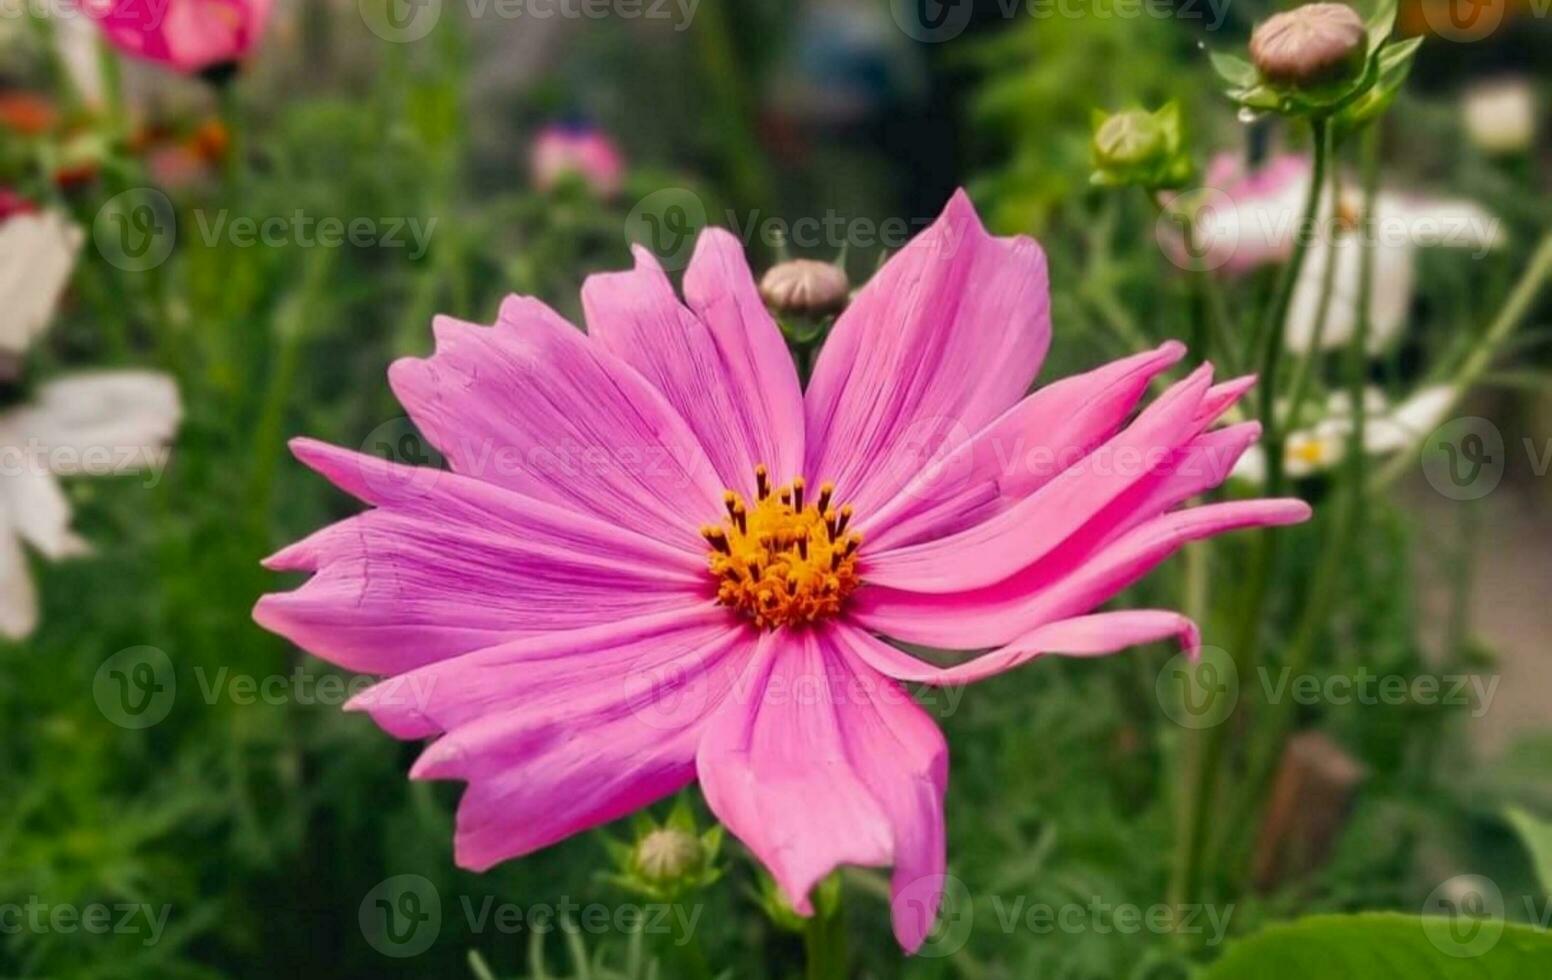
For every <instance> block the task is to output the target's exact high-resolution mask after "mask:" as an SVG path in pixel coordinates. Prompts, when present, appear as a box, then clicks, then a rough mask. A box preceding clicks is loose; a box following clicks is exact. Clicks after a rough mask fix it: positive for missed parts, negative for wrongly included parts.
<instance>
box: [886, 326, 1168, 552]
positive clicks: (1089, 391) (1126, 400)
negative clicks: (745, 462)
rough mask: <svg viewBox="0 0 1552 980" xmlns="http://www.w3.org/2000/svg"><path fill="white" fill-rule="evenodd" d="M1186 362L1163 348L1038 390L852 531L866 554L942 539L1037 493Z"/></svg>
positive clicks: (1106, 437) (1085, 452)
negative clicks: (1153, 385)
mask: <svg viewBox="0 0 1552 980" xmlns="http://www.w3.org/2000/svg"><path fill="white" fill-rule="evenodd" d="M1184 354H1185V347H1184V346H1183V345H1181V344H1180V343H1179V342H1177V341H1169V342H1168V343H1166V344H1164V345H1162V346H1161V347H1159V348H1158V349H1157V350H1153V351H1148V352H1147V353H1143V354H1136V355H1134V356H1132V357H1128V358H1124V359H1122V360H1119V361H1113V362H1111V363H1110V364H1107V365H1105V366H1104V367H1101V368H1099V369H1097V370H1094V371H1090V372H1088V373H1087V374H1080V375H1074V376H1072V377H1068V378H1063V379H1061V380H1060V381H1056V382H1053V383H1052V384H1048V385H1046V386H1044V387H1042V388H1040V389H1039V390H1038V391H1036V392H1035V393H1034V394H1032V395H1030V396H1028V397H1027V398H1025V399H1023V400H1022V401H1020V402H1019V403H1018V404H1017V405H1015V406H1013V407H1012V408H1010V409H1008V411H1007V412H1005V413H1003V415H1002V416H1001V417H1000V418H998V419H997V420H996V421H994V422H992V423H991V424H990V425H988V426H987V427H986V428H984V429H982V430H981V431H980V432H978V433H976V434H975V436H974V437H973V438H972V439H970V440H969V441H968V442H966V443H963V444H961V445H960V446H959V447H957V448H955V449H954V450H953V451H952V452H949V453H948V454H947V455H946V456H945V457H944V458H943V460H942V461H941V463H939V464H937V465H934V466H929V467H928V468H927V469H925V470H923V471H922V472H921V473H920V474H918V475H917V476H916V477H915V478H914V479H912V480H911V482H910V483H909V484H907V485H906V487H905V488H904V489H903V490H902V491H901V492H900V493H899V494H898V495H897V496H896V497H895V498H894V499H893V500H891V501H890V502H889V503H888V504H886V505H884V507H883V508H882V509H881V510H879V511H878V512H877V513H875V514H871V515H867V516H865V517H863V518H862V519H861V520H860V521H859V522H858V529H859V530H861V531H862V533H863V537H864V540H865V541H867V542H868V547H869V550H870V551H886V550H889V549H891V548H898V547H902V546H904V545H908V544H915V543H918V542H920V541H924V540H931V539H932V538H935V537H943V536H944V535H946V534H950V533H953V532H954V531H958V530H962V529H963V528H966V527H970V526H972V525H974V524H977V523H979V522H980V521H982V520H985V519H986V518H987V517H989V516H990V515H991V514H993V513H997V512H1000V511H1002V510H1005V509H1007V508H1008V507H1009V506H1011V505H1012V504H1013V503H1015V502H1016V501H1018V500H1019V499H1021V498H1023V497H1026V496H1028V495H1029V494H1031V493H1033V492H1034V491H1036V490H1038V489H1040V487H1042V486H1044V485H1045V484H1046V483H1048V482H1049V481H1050V479H1051V478H1052V477H1053V476H1055V475H1056V474H1057V473H1059V472H1060V471H1061V470H1062V469H1064V468H1066V467H1067V466H1068V465H1071V463H1072V462H1074V461H1076V460H1078V459H1081V458H1082V457H1083V456H1086V455H1087V454H1088V453H1090V452H1091V451H1093V449H1094V448H1095V447H1096V446H1098V445H1099V444H1100V443H1101V442H1103V441H1104V440H1106V439H1108V438H1110V437H1111V436H1113V435H1114V434H1115V433H1116V431H1117V430H1119V429H1120V428H1121V425H1122V424H1123V423H1124V422H1125V421H1126V419H1127V417H1128V416H1129V415H1130V413H1131V411H1132V409H1133V408H1135V407H1136V405H1137V401H1138V399H1139V398H1141V397H1142V395H1143V393H1144V392H1145V391H1147V389H1148V385H1149V384H1150V383H1151V382H1152V380H1153V379H1154V378H1155V377H1157V376H1158V375H1159V373H1161V372H1162V371H1164V370H1166V369H1167V368H1169V367H1170V366H1171V365H1172V364H1174V363H1175V362H1176V361H1178V360H1180V358H1181V357H1182V356H1183V355H1184Z"/></svg>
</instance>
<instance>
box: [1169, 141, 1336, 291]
mask: <svg viewBox="0 0 1552 980" xmlns="http://www.w3.org/2000/svg"><path fill="white" fill-rule="evenodd" d="M1309 179H1310V161H1309V160H1308V159H1306V158H1304V157H1301V156H1294V155H1292V154H1288V155H1284V156H1279V157H1274V158H1272V159H1271V160H1269V161H1267V162H1266V163H1264V164H1262V165H1261V166H1259V167H1257V168H1256V169H1254V170H1247V169H1246V167H1245V162H1244V159H1243V158H1242V156H1241V155H1240V154H1237V153H1220V154H1218V155H1217V156H1215V157H1213V159H1212V161H1211V163H1209V164H1208V167H1207V173H1206V174H1205V175H1204V177H1203V178H1202V186H1203V187H1205V188H1207V189H1208V190H1209V194H1208V196H1207V197H1206V198H1205V201H1206V207H1205V208H1204V209H1203V210H1202V212H1201V213H1200V215H1199V216H1198V218H1197V239H1198V245H1199V247H1200V248H1201V250H1202V252H1203V264H1204V265H1205V267H1207V268H1211V269H1219V268H1221V269H1222V271H1223V272H1225V273H1227V274H1230V275H1238V274H1242V273H1246V272H1250V271H1251V270H1253V269H1258V268H1260V267H1261V266H1264V265H1271V264H1274V263H1277V262H1284V261H1286V260H1287V259H1289V258H1290V257H1291V256H1292V255H1293V243H1294V238H1295V236H1296V233H1297V232H1298V223H1299V215H1300V213H1301V212H1302V210H1303V207H1304V195H1305V193H1306V192H1307V191H1308V189H1309Z"/></svg>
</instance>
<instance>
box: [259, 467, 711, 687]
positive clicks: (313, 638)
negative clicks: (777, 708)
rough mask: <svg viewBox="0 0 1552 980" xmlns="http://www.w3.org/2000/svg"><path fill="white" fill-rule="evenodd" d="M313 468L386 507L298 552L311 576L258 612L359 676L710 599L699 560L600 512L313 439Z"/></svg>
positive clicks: (280, 557)
mask: <svg viewBox="0 0 1552 980" xmlns="http://www.w3.org/2000/svg"><path fill="white" fill-rule="evenodd" d="M293 448H294V450H295V452H296V454H297V456H298V458H300V459H301V460H302V461H303V462H305V463H307V464H308V465H309V466H312V467H313V468H314V469H316V470H318V471H319V472H320V473H322V474H323V475H324V476H326V477H328V478H329V479H330V480H332V481H333V482H334V483H336V484H337V485H339V486H340V487H341V488H342V489H344V490H346V491H349V492H352V493H355V494H356V495H357V496H360V497H362V498H363V499H365V500H368V501H369V502H373V503H377V504H378V505H379V508H378V509H376V510H372V511H368V512H366V513H364V514H360V515H357V516H356V517H353V518H349V519H347V520H345V521H342V522H340V523H338V524H335V525H332V526H330V527H327V528H324V529H323V530H321V531H319V532H317V533H315V534H313V535H312V536H311V537H308V538H305V539H303V540H302V541H299V542H297V543H296V544H293V545H291V546H290V547H288V548H285V549H283V550H282V551H280V552H279V553H278V554H276V555H275V556H274V557H272V558H271V559H269V561H268V562H267V564H268V565H269V566H270V567H271V568H276V569H289V570H298V571H310V572H314V573H315V574H314V575H313V577H312V578H311V579H309V580H308V581H307V582H305V583H304V584H303V585H302V586H301V587H300V588H298V589H296V590H295V591H293V592H286V593H274V594H270V595H266V596H264V597H263V598H261V599H260V600H259V603H258V605H257V606H256V607H255V608H254V618H255V619H256V620H257V621H258V622H259V624H260V625H262V626H264V627H265V628H267V629H269V630H272V631H274V632H276V633H279V634H280V635H282V636H285V637H287V638H288V639H290V640H291V641H292V642H294V643H296V644H297V645H298V646H301V647H303V648H304V649H307V650H309V651H311V652H312V653H314V654H316V655H318V656H320V657H323V658H324V659H326V660H329V661H331V662H333V663H336V664H339V665H341V666H343V667H346V668H349V669H352V670H365V671H370V672H372V673H379V674H393V673H398V672H400V671H403V670H407V669H409V668H412V667H417V666H420V665H421V664H425V663H430V662H432V661H436V660H440V659H443V658H445V657H451V656H457V655H458V654H461V653H466V652H468V651H470V650H476V649H480V648H482V647H487V646H492V645H494V644H497V643H501V642H504V641H506V640H510V639H513V638H515V637H519V636H523V635H527V634H532V633H539V632H544V631H547V630H559V629H574V628H578V627H583V626H591V625H594V624H597V623H603V622H612V621H616V620H619V619H622V618H626V617H633V616H640V615H644V614H647V613H652V612H659V611H664V610H676V609H686V608H690V607H693V606H695V605H699V604H704V603H706V602H707V601H708V600H707V590H706V583H707V578H706V575H705V571H704V566H703V564H702V560H701V559H699V558H698V557H696V556H693V555H689V554H686V553H685V552H682V551H679V550H677V549H674V548H671V547H668V546H666V545H663V544H660V543H658V542H655V541H653V540H651V539H650V538H646V537H643V536H641V535H639V534H636V533H633V532H630V531H628V530H622V529H620V528H616V527H613V526H610V525H608V524H605V523H604V522H602V521H599V520H597V519H595V518H591V517H586V516H584V515H581V514H577V513H575V512H573V511H569V510H565V509H563V508H560V507H557V506H554V505H552V504H546V503H543V502H541V501H537V500H533V499H530V498H527V497H523V496H521V495H519V494H515V493H512V492H511V491H508V490H503V489H501V488H500V487H497V486H494V485H492V484H487V483H481V482H480V481H478V480H472V479H469V478H467V477H463V476H458V475H456V474H453V473H447V472H443V471H439V470H426V469H417V468H414V467H405V466H399V465H397V464H394V463H389V462H387V461H385V460H381V459H377V458H376V457H371V456H363V455H361V454H358V453H352V452H349V451H347V450H343V449H338V448H336V447H333V446H328V445H326V444H323V443H318V442H313V441H311V440H296V441H295V442H294V443H293Z"/></svg>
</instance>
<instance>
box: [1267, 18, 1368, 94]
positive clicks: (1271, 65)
mask: <svg viewBox="0 0 1552 980" xmlns="http://www.w3.org/2000/svg"><path fill="white" fill-rule="evenodd" d="M1367 40H1368V31H1367V29H1366V28H1365V27H1364V24H1363V20H1362V18H1360V17H1359V16H1358V12H1357V11H1355V10H1354V9H1353V8H1351V7H1349V6H1347V5H1346V4H1342V3H1308V4H1305V5H1304V6H1302V7H1295V8H1294V9H1292V10H1289V11H1286V12H1284V13H1280V14H1277V15H1275V16H1273V17H1272V18H1270V19H1269V20H1266V21H1265V22H1263V23H1261V24H1260V25H1258V26H1257V27H1256V29H1255V31H1254V32H1253V33H1252V34H1251V35H1250V60H1251V61H1253V62H1254V63H1255V66H1256V69H1257V70H1258V71H1259V72H1260V73H1261V77H1262V78H1263V79H1265V80H1266V81H1267V82H1270V83H1272V84H1273V85H1286V86H1291V87H1294V88H1308V87H1314V86H1318V85H1324V84H1326V83H1328V82H1339V81H1343V80H1345V79H1348V78H1352V77H1354V76H1356V75H1357V74H1358V73H1359V72H1360V71H1361V70H1362V69H1363V64H1364V59H1365V58H1366V57H1367V54H1368V48H1367Z"/></svg>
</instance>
